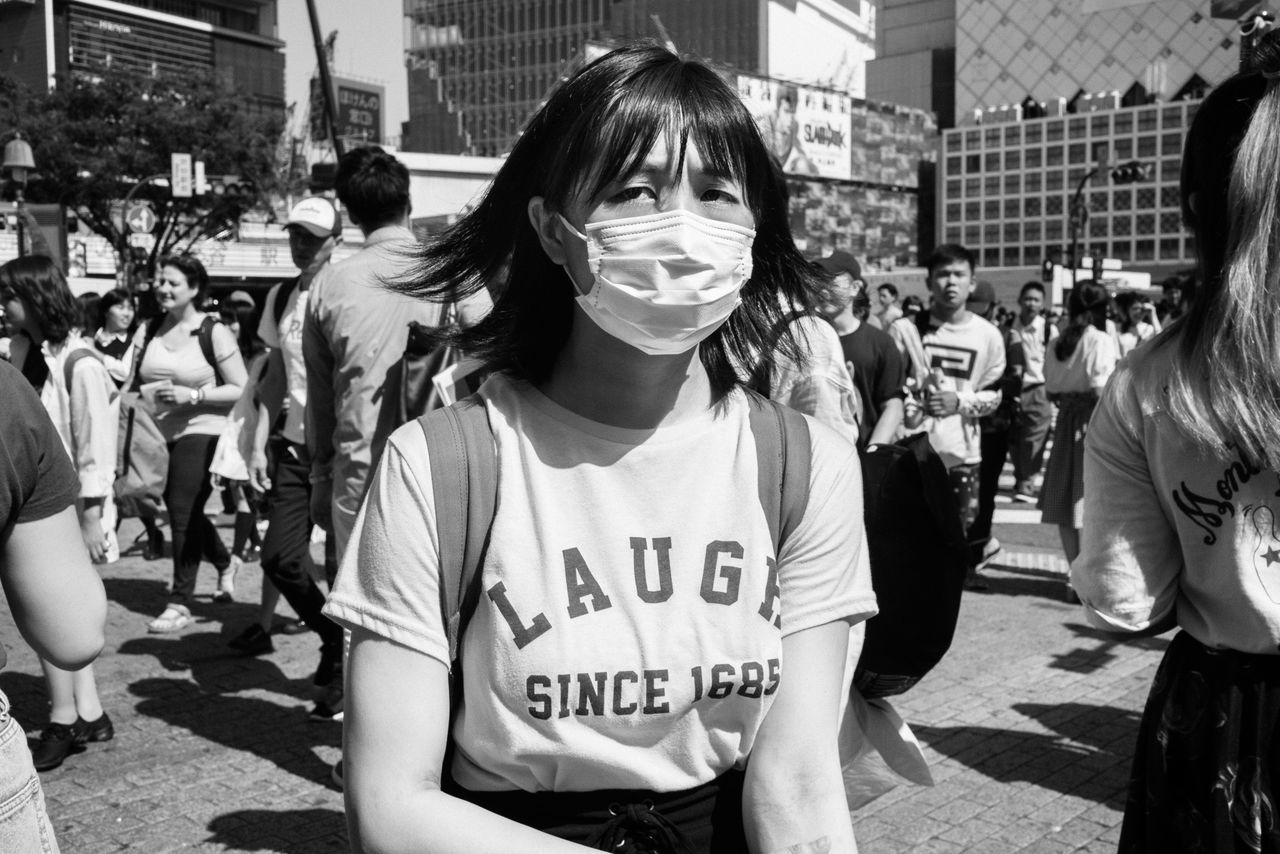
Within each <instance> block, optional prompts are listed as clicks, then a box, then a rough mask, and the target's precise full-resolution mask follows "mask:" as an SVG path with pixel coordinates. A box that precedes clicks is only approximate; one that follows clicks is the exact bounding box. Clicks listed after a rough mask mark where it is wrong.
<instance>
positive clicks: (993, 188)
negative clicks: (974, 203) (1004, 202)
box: [982, 175, 1000, 196]
mask: <svg viewBox="0 0 1280 854" xmlns="http://www.w3.org/2000/svg"><path fill="white" fill-rule="evenodd" d="M982 189H983V192H984V193H986V194H987V195H988V196H998V195H1000V176H999V175H988V176H987V179H986V181H984V182H983V187H982Z"/></svg>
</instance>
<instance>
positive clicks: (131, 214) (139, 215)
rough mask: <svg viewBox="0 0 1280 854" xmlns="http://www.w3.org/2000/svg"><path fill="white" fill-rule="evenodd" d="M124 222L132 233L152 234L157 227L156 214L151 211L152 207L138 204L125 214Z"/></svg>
mask: <svg viewBox="0 0 1280 854" xmlns="http://www.w3.org/2000/svg"><path fill="white" fill-rule="evenodd" d="M124 221H125V224H126V225H128V226H129V230H130V231H136V232H138V233H139V234H150V233H151V232H152V231H154V230H155V227H156V212H155V211H153V210H151V205H146V204H136V205H133V206H132V207H130V208H129V210H128V212H127V213H125V215H124Z"/></svg>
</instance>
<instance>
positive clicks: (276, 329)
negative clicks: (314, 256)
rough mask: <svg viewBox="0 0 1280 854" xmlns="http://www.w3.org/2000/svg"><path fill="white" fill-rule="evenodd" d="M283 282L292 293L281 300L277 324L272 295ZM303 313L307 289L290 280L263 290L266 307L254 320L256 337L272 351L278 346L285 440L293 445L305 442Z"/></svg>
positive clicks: (305, 374) (305, 372) (305, 395)
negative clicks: (285, 395) (285, 402)
mask: <svg viewBox="0 0 1280 854" xmlns="http://www.w3.org/2000/svg"><path fill="white" fill-rule="evenodd" d="M286 284H289V285H293V293H291V294H290V295H289V299H288V300H286V301H285V305H284V311H283V312H282V313H281V315H280V323H279V324H278V325H277V324H276V294H277V293H279V291H280V289H281V288H282V287H284V286H285V285H286ZM306 316H307V291H305V290H303V289H302V288H301V287H298V286H297V285H296V284H295V283H293V282H281V283H280V284H278V285H276V286H275V287H273V288H272V289H271V290H270V291H268V292H267V301H266V309H265V310H264V311H263V312H262V319H261V320H260V321H259V322H258V337H259V338H261V339H262V343H264V344H266V345H267V346H268V347H270V348H271V349H272V350H275V349H277V348H278V349H279V350H280V355H281V356H282V357H283V358H284V372H285V382H286V383H287V384H288V388H289V392H288V403H289V410H288V412H287V413H286V414H285V417H284V429H283V430H282V431H281V432H283V433H284V437H285V439H287V440H288V441H290V442H293V443H294V444H295V445H302V444H305V443H306V441H307V433H306V425H307V366H306V363H305V362H303V361H302V321H303V320H304V319H305V318H306Z"/></svg>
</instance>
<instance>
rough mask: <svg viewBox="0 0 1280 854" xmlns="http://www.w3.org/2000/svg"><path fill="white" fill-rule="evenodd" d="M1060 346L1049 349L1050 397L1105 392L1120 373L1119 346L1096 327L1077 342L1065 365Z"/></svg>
mask: <svg viewBox="0 0 1280 854" xmlns="http://www.w3.org/2000/svg"><path fill="white" fill-rule="evenodd" d="M1056 346H1057V345H1054V346H1051V347H1050V348H1049V354H1048V357H1047V358H1046V359H1045V363H1044V378H1045V383H1044V387H1045V390H1046V391H1048V392H1049V393H1050V394H1069V393H1071V392H1085V391H1098V392H1100V391H1102V389H1103V388H1105V387H1106V385H1107V380H1109V379H1111V374H1112V372H1113V371H1115V369H1116V361H1117V356H1116V342H1115V339H1114V338H1112V337H1111V336H1110V335H1108V334H1107V333H1105V332H1102V331H1101V330H1099V329H1095V328H1094V327H1092V326H1089V327H1086V328H1085V330H1084V335H1082V336H1080V340H1079V341H1077V342H1076V348H1075V349H1074V350H1072V351H1071V355H1070V356H1068V357H1067V358H1066V360H1065V361H1063V360H1061V359H1059V358H1058V353H1057V350H1056V349H1055V348H1056Z"/></svg>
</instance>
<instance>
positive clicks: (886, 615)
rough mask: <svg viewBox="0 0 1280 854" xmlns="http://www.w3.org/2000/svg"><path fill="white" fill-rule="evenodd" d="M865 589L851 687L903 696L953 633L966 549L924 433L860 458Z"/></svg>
mask: <svg viewBox="0 0 1280 854" xmlns="http://www.w3.org/2000/svg"><path fill="white" fill-rule="evenodd" d="M861 458H862V490H863V506H864V517H865V519H866V526H867V549H868V553H869V556H870V558H871V583H872V586H873V587H874V588H875V591H876V601H877V602H878V603H879V606H880V611H879V613H878V614H876V616H874V617H872V618H871V619H870V620H868V621H867V633H866V639H865V641H864V643H863V646H862V654H861V656H860V657H859V659H858V664H857V668H856V669H855V671H854V677H853V684H854V686H855V687H856V688H857V689H858V690H859V691H860V692H861V694H862V696H863V697H865V698H867V699H871V698H874V697H888V696H892V695H894V694H901V693H902V692H903V691H906V690H907V689H908V688H910V687H911V686H912V685H914V684H916V683H917V682H919V681H920V679H921V678H922V677H923V676H924V675H925V674H927V673H928V672H929V671H930V670H932V669H933V667H934V666H935V665H937V663H938V662H939V661H941V660H942V657H943V656H944V655H945V654H946V652H947V650H948V649H950V647H951V640H952V638H953V637H954V635H955V630H956V623H957V622H958V620H959V617H960V598H961V593H962V592H963V588H964V578H965V573H966V572H967V571H968V567H969V546H968V543H967V541H966V538H965V532H964V528H963V527H962V526H961V524H960V514H959V511H958V509H957V508H956V503H955V496H954V495H953V494H952V492H951V487H950V484H949V483H948V480H947V468H946V466H945V465H944V464H943V462H942V458H941V457H939V456H938V454H937V453H936V452H935V451H934V450H933V448H932V447H930V445H929V437H928V435H927V434H925V433H916V434H915V435H914V436H908V437H907V438H905V439H902V440H900V441H898V442H896V443H894V444H892V445H878V446H876V448H875V450H872V451H869V452H866V453H864V454H862V455H861Z"/></svg>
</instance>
